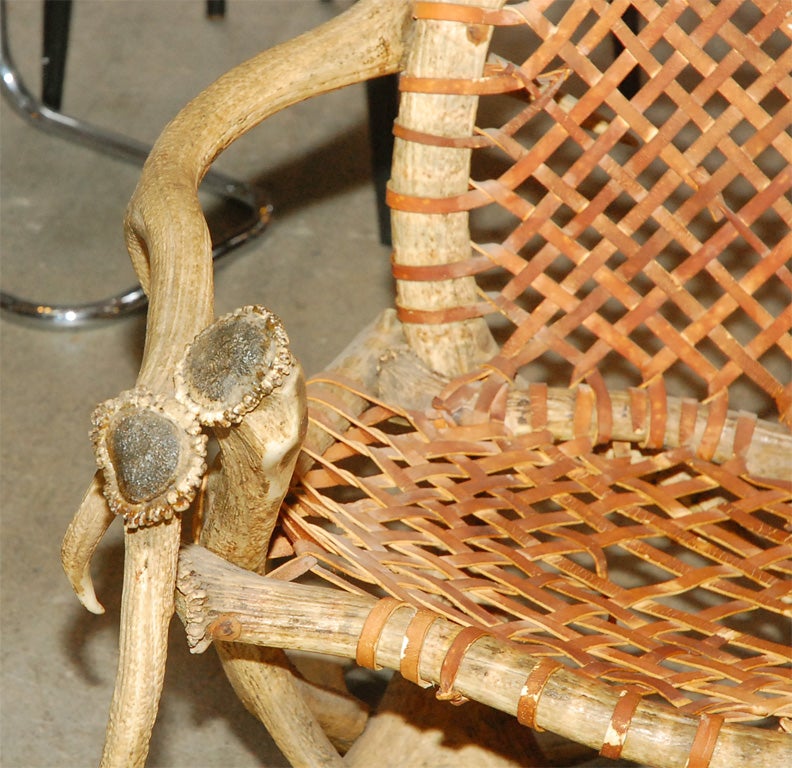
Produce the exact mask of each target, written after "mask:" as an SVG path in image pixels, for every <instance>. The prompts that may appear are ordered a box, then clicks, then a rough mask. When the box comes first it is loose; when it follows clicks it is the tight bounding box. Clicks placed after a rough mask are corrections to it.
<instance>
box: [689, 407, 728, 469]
mask: <svg viewBox="0 0 792 768" xmlns="http://www.w3.org/2000/svg"><path fill="white" fill-rule="evenodd" d="M728 411H729V399H728V396H722V397H716V398H715V399H714V400H710V403H709V416H707V426H706V427H705V429H704V435H703V436H702V438H701V443H700V445H699V447H698V451H697V452H696V453H697V454H698V455H699V456H700V457H701V458H702V459H707V461H709V460H710V459H711V458H712V457H713V456H714V455H715V451H716V450H717V449H718V443H720V439H721V435H722V434H723V426H724V424H725V423H726V416H727V415H728Z"/></svg>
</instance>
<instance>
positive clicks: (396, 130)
mask: <svg viewBox="0 0 792 768" xmlns="http://www.w3.org/2000/svg"><path fill="white" fill-rule="evenodd" d="M393 135H394V136H395V137H396V138H397V139H403V140H404V141H412V142H413V143H415V144H427V145H429V146H432V147H453V148H454V149H483V148H484V147H491V146H492V145H493V144H494V142H493V140H492V138H490V136H488V135H486V134H480V135H478V136H438V135H437V134H434V133H424V132H423V131H416V130H415V129H413V128H407V127H405V126H403V125H401V123H398V122H395V123H394V124H393Z"/></svg>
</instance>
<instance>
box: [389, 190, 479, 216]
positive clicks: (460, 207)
mask: <svg viewBox="0 0 792 768" xmlns="http://www.w3.org/2000/svg"><path fill="white" fill-rule="evenodd" d="M385 202H386V203H387V204H388V207H389V208H392V209H393V210H394V211H406V212H407V213H459V212H460V211H472V210H473V209H474V208H481V206H483V205H489V204H490V203H491V202H492V198H491V197H490V196H489V195H487V194H485V193H484V192H483V191H481V190H478V189H471V190H469V191H468V192H463V193H462V194H461V195H453V196H452V197H418V196H416V195H404V194H401V193H400V192H394V191H393V190H392V189H391V188H390V187H388V189H387V190H386V191H385Z"/></svg>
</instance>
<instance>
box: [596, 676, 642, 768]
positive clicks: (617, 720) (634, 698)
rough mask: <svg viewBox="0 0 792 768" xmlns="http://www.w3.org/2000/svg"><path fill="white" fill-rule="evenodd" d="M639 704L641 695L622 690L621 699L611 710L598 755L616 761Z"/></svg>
mask: <svg viewBox="0 0 792 768" xmlns="http://www.w3.org/2000/svg"><path fill="white" fill-rule="evenodd" d="M640 703H641V694H640V693H638V692H637V691H629V690H624V691H622V692H621V698H620V699H619V701H618V702H617V703H616V706H615V707H614V708H613V714H612V715H611V721H610V723H609V724H608V729H607V731H605V739H604V741H603V744H602V749H600V754H601V755H602V756H603V757H607V758H608V759H610V760H618V759H619V757H620V756H621V752H622V748H623V747H624V740H625V739H626V738H627V731H628V730H629V728H630V723H631V722H632V718H633V715H634V714H635V710H636V709H637V708H638V705H639V704H640Z"/></svg>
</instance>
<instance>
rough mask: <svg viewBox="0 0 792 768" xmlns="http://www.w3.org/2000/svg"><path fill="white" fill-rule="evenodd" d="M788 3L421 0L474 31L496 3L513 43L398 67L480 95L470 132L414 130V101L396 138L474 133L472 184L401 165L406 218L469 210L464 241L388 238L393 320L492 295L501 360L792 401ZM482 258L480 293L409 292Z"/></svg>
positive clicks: (455, 312)
mask: <svg viewBox="0 0 792 768" xmlns="http://www.w3.org/2000/svg"><path fill="white" fill-rule="evenodd" d="M785 8H788V6H787V4H785V3H782V2H775V1H774V0H756V2H738V1H737V0H732V1H723V2H707V1H706V0H694V1H693V2H681V1H680V0H672V1H671V2H662V3H661V2H654V0H637V1H636V2H628V0H615V1H614V2H610V3H609V2H605V0H580V1H576V2H574V3H569V2H553V0H532V1H531V2H521V3H517V4H515V5H507V6H505V7H504V8H503V9H502V10H501V11H497V10H493V11H486V10H482V9H479V8H469V7H463V6H461V5H455V4H445V3H443V4H441V3H417V4H416V6H415V15H416V16H417V17H418V18H419V19H422V18H425V19H427V20H432V21H428V23H434V24H435V25H437V24H440V25H442V24H445V25H447V26H448V27H451V26H453V25H454V22H450V21H438V20H442V19H446V20H447V19H456V20H457V22H456V24H457V25H458V24H459V23H460V22H461V23H463V24H467V28H468V30H469V35H470V36H473V37H475V35H477V34H479V35H482V36H483V35H484V32H482V31H480V30H484V29H485V28H486V26H485V25H488V24H495V25H496V31H495V36H494V42H493V50H495V51H497V50H503V51H504V52H505V55H508V56H510V57H512V59H513V60H514V62H515V63H514V64H511V63H508V62H507V60H506V59H505V58H498V57H496V56H493V55H492V53H491V54H490V59H489V63H488V65H487V67H486V68H485V70H484V73H483V76H482V77H481V78H478V79H472V80H468V81H467V82H465V81H462V80H460V79H453V78H452V79H450V80H445V81H441V80H439V79H438V80H432V79H431V78H427V77H410V76H407V77H404V78H403V83H402V87H403V91H404V92H405V94H408V93H410V94H413V93H416V92H419V93H421V94H423V93H425V92H430V91H432V90H434V91H435V92H439V93H446V94H451V93H460V94H486V95H485V96H482V98H481V107H480V110H479V118H478V120H479V127H478V128H476V129H475V130H474V131H473V135H472V137H468V138H466V137H464V136H450V137H449V136H440V135H431V134H429V133H425V132H421V131H416V130H413V129H411V128H409V127H405V126H404V125H403V124H402V123H403V120H402V118H400V124H399V125H397V127H396V135H397V137H399V140H400V141H408V142H414V143H419V144H424V145H427V146H438V147H447V148H452V149H454V150H456V151H461V150H463V149H468V148H472V149H473V154H474V155H481V157H476V156H474V158H473V165H472V168H473V170H472V174H471V176H472V178H471V181H470V184H469V189H467V190H464V191H462V192H461V193H460V194H452V195H448V196H444V197H436V196H435V197H431V196H427V195H426V194H421V193H420V191H419V192H417V193H416V192H411V191H410V190H409V189H407V190H405V189H404V187H403V186H402V187H400V188H399V189H397V190H393V191H392V192H391V194H390V196H389V198H390V203H391V206H392V207H393V208H394V210H395V219H398V216H399V215H400V213H402V212H408V213H429V214H430V216H429V217H427V218H431V216H432V215H433V214H444V215H446V216H447V215H454V214H456V213H458V212H465V211H472V212H473V213H472V214H471V229H472V232H473V236H474V238H475V242H474V243H473V248H472V251H467V252H465V250H464V249H461V250H459V251H458V252H457V253H456V254H452V255H451V257H450V258H449V255H448V254H447V253H446V254H441V255H439V256H438V257H437V258H436V259H435V260H434V263H432V264H431V265H427V264H424V265H422V266H417V267H416V266H415V265H414V263H413V264H410V263H409V261H410V260H409V258H407V259H404V258H403V257H402V256H401V254H400V251H399V247H398V241H397V248H396V254H395V261H396V267H395V273H396V276H397V278H399V281H400V313H401V318H402V320H403V321H405V322H406V323H408V324H413V326H417V325H421V324H424V325H434V326H448V327H451V326H453V325H454V324H455V323H457V324H458V323H466V322H471V318H476V317H479V316H485V317H487V319H488V322H489V325H490V327H491V328H492V329H493V332H494V334H495V336H496V338H497V340H498V342H499V343H500V347H501V357H500V358H498V360H499V361H500V362H498V363H497V364H498V365H500V367H502V368H506V369H507V372H508V373H510V374H511V373H513V372H514V371H516V370H517V369H520V368H523V367H524V366H527V365H529V364H530V366H531V368H530V370H527V371H526V372H527V375H528V378H529V379H531V380H534V381H536V380H540V381H545V382H550V383H559V384H561V383H562V384H565V385H566V384H570V385H574V384H577V383H581V382H585V383H588V384H589V385H591V386H592V387H593V388H594V389H595V391H597V392H598V393H601V392H603V391H604V390H605V388H606V386H607V387H609V388H614V387H618V388H625V387H628V386H644V387H646V388H648V389H649V390H650V392H651V391H652V390H656V391H657V390H659V391H662V392H663V393H666V392H668V393H669V394H675V395H684V396H693V397H696V398H697V399H699V400H705V399H709V400H722V401H723V406H724V407H725V405H726V402H727V400H728V403H729V405H730V407H738V408H743V407H746V404H747V403H751V409H752V410H754V411H756V412H758V413H759V415H760V416H765V417H773V416H775V415H778V414H780V415H781V418H782V420H784V421H787V422H789V420H790V418H792V390H790V386H789V383H788V378H789V376H788V374H789V370H790V359H792V336H791V335H790V327H792V308H790V305H789V291H790V288H792V273H790V269H789V256H790V254H792V234H791V227H792V203H791V202H790V197H789V190H790V186H791V185H792V168H791V166H790V161H792V138H791V137H790V134H789V126H790V121H791V118H792V109H791V107H790V96H791V95H792V76H791V75H790V71H792V46H791V45H790V38H791V37H792V29H791V28H790V18H789V17H788V15H786V11H785ZM482 25H483V26H482ZM477 30H478V31H477ZM499 45H500V46H501V48H499V47H498V46H499ZM408 75H409V73H408ZM492 94H496V95H492ZM502 94H505V95H502ZM490 102H491V103H490ZM416 188H417V189H419V188H420V185H418V187H416ZM435 218H436V217H435ZM504 224H506V225H507V228H506V233H505V235H504V234H501V233H499V228H501V227H502V225H504ZM496 233H498V234H497V237H496V236H495V234H496ZM405 261H407V262H408V263H406V264H405V263H404V262H405ZM471 276H475V278H476V284H477V288H476V296H475V297H474V300H473V301H470V295H469V293H468V294H465V293H464V292H460V295H462V296H466V298H464V299H463V300H462V302H460V305H458V306H447V305H442V306H440V307H438V308H436V309H433V310H427V308H426V307H423V308H418V307H416V306H415V305H411V304H410V303H409V301H405V300H404V296H405V289H404V285H405V284H406V283H409V282H414V283H418V284H423V285H426V284H428V283H429V282H432V281H435V282H438V281H440V282H441V281H446V282H448V281H450V282H451V283H453V282H454V281H457V282H459V283H460V284H461V283H462V282H463V281H465V280H470V277H471ZM433 343H434V341H433Z"/></svg>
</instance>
